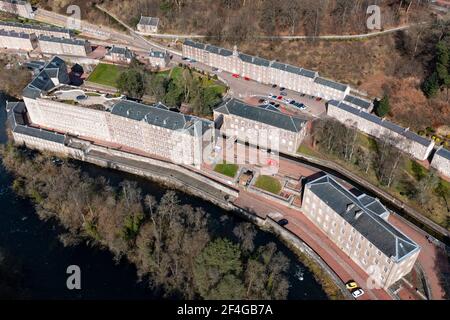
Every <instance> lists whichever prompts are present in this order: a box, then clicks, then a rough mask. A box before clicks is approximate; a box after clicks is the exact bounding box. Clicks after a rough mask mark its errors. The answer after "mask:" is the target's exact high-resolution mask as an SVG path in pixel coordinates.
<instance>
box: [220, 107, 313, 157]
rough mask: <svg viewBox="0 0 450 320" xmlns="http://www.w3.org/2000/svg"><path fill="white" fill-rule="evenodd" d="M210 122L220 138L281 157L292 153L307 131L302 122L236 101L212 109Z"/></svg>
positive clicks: (298, 119)
mask: <svg viewBox="0 0 450 320" xmlns="http://www.w3.org/2000/svg"><path fill="white" fill-rule="evenodd" d="M214 121H215V123H216V128H217V129H219V130H220V132H221V134H222V135H225V136H227V137H232V138H236V139H237V140H239V141H242V142H248V143H250V144H252V145H255V146H258V147H261V148H264V149H270V150H272V151H279V152H282V153H295V152H296V151H297V149H298V147H299V146H300V144H301V143H302V141H303V139H304V137H305V135H306V131H307V128H306V125H307V121H306V120H304V119H300V118H297V117H293V116H289V115H286V114H283V113H281V112H278V111H274V110H272V109H268V108H262V107H252V106H249V105H246V104H245V103H243V102H241V101H238V100H236V99H230V100H228V101H226V102H225V103H224V104H223V105H221V106H219V107H218V108H216V109H215V110H214Z"/></svg>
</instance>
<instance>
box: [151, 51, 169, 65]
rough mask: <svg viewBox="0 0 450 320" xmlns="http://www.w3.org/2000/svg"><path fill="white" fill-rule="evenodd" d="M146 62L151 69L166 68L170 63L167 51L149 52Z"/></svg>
mask: <svg viewBox="0 0 450 320" xmlns="http://www.w3.org/2000/svg"><path fill="white" fill-rule="evenodd" d="M148 60H149V62H150V65H151V66H153V67H159V68H166V67H167V66H168V65H169V62H170V55H169V53H168V52H167V51H165V52H162V51H155V50H151V51H150V53H149V54H148Z"/></svg>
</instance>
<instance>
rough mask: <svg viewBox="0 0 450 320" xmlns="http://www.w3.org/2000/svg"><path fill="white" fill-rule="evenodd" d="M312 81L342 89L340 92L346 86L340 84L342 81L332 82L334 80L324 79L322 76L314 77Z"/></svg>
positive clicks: (345, 88)
mask: <svg viewBox="0 0 450 320" xmlns="http://www.w3.org/2000/svg"><path fill="white" fill-rule="evenodd" d="M314 82H315V83H318V84H321V85H323V86H326V87H330V88H333V89H336V90H339V91H342V92H344V91H345V90H347V88H348V86H347V85H345V84H342V83H339V82H334V81H331V80H328V79H325V78H322V77H317V78H315V79H314Z"/></svg>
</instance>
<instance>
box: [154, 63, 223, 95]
mask: <svg viewBox="0 0 450 320" xmlns="http://www.w3.org/2000/svg"><path fill="white" fill-rule="evenodd" d="M157 75H158V76H159V77H167V76H170V78H171V79H173V80H174V81H177V80H178V79H179V78H181V77H182V76H183V68H182V67H174V68H172V69H171V70H165V71H161V72H158V73H157ZM194 75H195V76H197V77H200V79H201V84H202V86H203V87H204V88H207V90H212V91H214V92H215V93H218V94H224V93H225V91H226V90H227V88H226V86H225V85H223V84H220V82H218V81H217V80H214V79H208V77H207V76H205V75H202V74H199V73H197V72H194Z"/></svg>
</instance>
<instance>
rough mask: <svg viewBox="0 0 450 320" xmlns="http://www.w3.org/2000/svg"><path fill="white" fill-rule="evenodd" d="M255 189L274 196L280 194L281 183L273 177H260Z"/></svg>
mask: <svg viewBox="0 0 450 320" xmlns="http://www.w3.org/2000/svg"><path fill="white" fill-rule="evenodd" d="M255 187H257V188H260V189H263V190H266V191H268V192H270V193H273V194H279V193H280V191H281V183H280V181H279V180H277V179H275V178H273V177H271V176H264V175H261V176H259V177H258V179H257V180H256V182H255Z"/></svg>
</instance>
